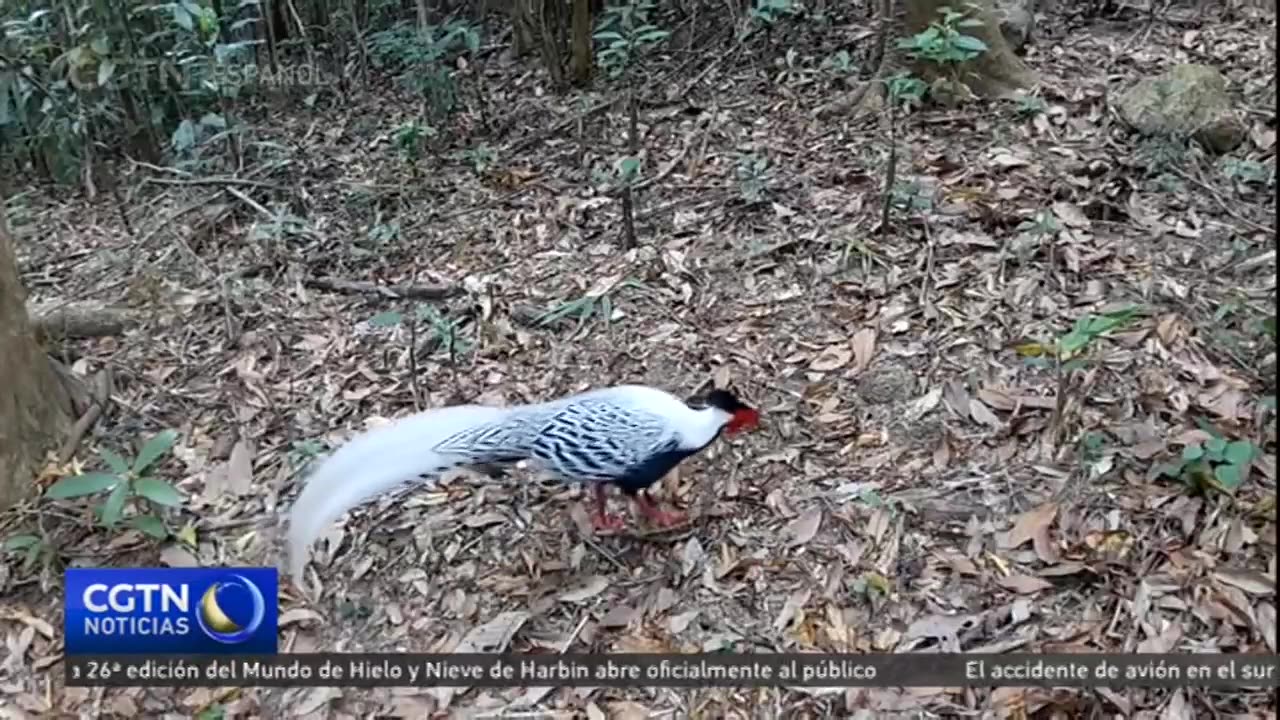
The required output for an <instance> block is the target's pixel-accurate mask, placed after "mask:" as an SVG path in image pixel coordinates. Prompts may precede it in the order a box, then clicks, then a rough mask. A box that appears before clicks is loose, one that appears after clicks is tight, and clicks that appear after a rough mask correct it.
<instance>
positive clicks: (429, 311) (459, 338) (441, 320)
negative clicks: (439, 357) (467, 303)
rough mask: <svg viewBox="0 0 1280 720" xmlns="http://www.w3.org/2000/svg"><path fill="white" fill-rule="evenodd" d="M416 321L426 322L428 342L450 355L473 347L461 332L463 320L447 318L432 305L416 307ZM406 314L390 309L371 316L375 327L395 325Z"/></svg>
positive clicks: (370, 321)
mask: <svg viewBox="0 0 1280 720" xmlns="http://www.w3.org/2000/svg"><path fill="white" fill-rule="evenodd" d="M412 319H413V320H414V322H426V323H427V326H428V328H429V335H428V338H429V339H428V342H429V343H432V345H431V347H433V348H437V349H443V350H446V351H447V352H448V353H449V356H450V357H456V356H458V355H461V354H463V353H465V352H467V351H468V350H470V349H471V341H470V340H467V339H466V338H465V337H463V335H462V333H461V321H460V320H457V319H451V318H446V317H444V316H443V315H441V314H440V311H439V310H437V309H436V308H434V307H432V306H431V305H425V304H424V305H418V306H417V307H416V308H415V309H414V314H413V318H412ZM404 320H405V314H404V313H402V312H399V311H397V310H388V311H386V312H381V313H378V314H377V315H374V316H373V317H371V318H369V324H370V325H372V326H373V327H394V326H396V325H399V324H400V323H402V322H404Z"/></svg>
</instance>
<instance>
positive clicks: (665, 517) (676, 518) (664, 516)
mask: <svg viewBox="0 0 1280 720" xmlns="http://www.w3.org/2000/svg"><path fill="white" fill-rule="evenodd" d="M636 505H637V506H639V508H640V512H642V513H644V516H645V517H647V518H649V520H650V521H651V522H652V523H653V524H654V525H657V526H659V527H671V526H673V525H679V524H681V523H683V522H685V521H686V520H688V519H689V516H688V515H685V514H684V513H682V512H680V511H679V510H663V509H662V508H660V507H658V504H657V503H655V502H654V501H653V500H651V499H649V498H647V497H644V496H643V495H637V496H636Z"/></svg>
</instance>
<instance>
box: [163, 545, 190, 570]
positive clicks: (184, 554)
mask: <svg viewBox="0 0 1280 720" xmlns="http://www.w3.org/2000/svg"><path fill="white" fill-rule="evenodd" d="M160 562H161V563H162V564H164V565H165V566H167V567H199V566H200V561H199V560H198V559H196V556H195V555H192V554H191V550H190V549H188V548H186V547H185V546H183V545H179V544H177V543H172V544H170V545H167V546H165V549H164V550H161V551H160Z"/></svg>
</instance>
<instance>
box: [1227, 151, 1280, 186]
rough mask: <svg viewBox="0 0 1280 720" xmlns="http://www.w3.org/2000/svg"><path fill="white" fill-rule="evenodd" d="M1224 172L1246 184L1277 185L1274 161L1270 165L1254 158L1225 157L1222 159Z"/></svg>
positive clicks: (1228, 176)
mask: <svg viewBox="0 0 1280 720" xmlns="http://www.w3.org/2000/svg"><path fill="white" fill-rule="evenodd" d="M1222 174H1223V175H1225V176H1227V178H1228V179H1231V180H1236V181H1238V182H1241V183H1244V184H1246V185H1250V184H1251V185H1265V186H1267V187H1275V184H1276V168H1275V164H1274V163H1272V164H1271V165H1270V166H1268V165H1263V164H1262V163H1259V162H1254V161H1253V160H1241V159H1240V158H1233V157H1225V158H1223V159H1222Z"/></svg>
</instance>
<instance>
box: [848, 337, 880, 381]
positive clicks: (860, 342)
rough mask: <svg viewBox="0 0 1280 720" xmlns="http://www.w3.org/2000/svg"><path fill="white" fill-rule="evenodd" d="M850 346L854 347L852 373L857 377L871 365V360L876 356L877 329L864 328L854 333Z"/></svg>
mask: <svg viewBox="0 0 1280 720" xmlns="http://www.w3.org/2000/svg"><path fill="white" fill-rule="evenodd" d="M850 344H851V345H852V346H853V367H852V368H851V372H852V373H853V374H855V375H856V374H858V373H860V372H862V371H863V370H866V369H867V367H868V366H869V365H871V358H872V357H873V356H874V355H875V354H876V331H875V328H863V329H861V330H859V331H858V332H856V333H854V335H853V339H852V340H851V341H850Z"/></svg>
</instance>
